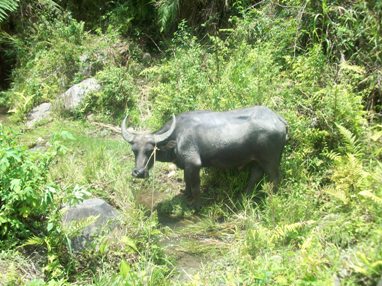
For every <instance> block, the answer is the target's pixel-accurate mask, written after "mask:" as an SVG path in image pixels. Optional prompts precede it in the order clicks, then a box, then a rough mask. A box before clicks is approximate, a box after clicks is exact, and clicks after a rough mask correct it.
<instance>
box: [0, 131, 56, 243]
mask: <svg viewBox="0 0 382 286" xmlns="http://www.w3.org/2000/svg"><path fill="white" fill-rule="evenodd" d="M0 158H1V159H0V186H1V187H0V237H1V239H2V241H3V242H4V243H7V242H11V241H12V240H13V243H17V240H19V239H25V238H27V237H29V236H30V235H31V234H38V233H40V232H41V231H42V229H43V228H44V226H45V218H46V215H47V214H48V213H49V209H51V207H52V200H53V196H54V193H55V191H56V190H55V188H54V185H52V184H50V183H49V180H48V169H49V165H50V163H51V162H52V159H53V158H54V154H53V153H46V154H42V153H39V152H33V151H30V150H26V149H25V148H23V147H20V146H18V145H17V144H16V143H15V139H14V136H13V135H11V134H10V133H9V131H7V130H6V129H5V128H4V127H3V126H2V125H1V124H0Z"/></svg>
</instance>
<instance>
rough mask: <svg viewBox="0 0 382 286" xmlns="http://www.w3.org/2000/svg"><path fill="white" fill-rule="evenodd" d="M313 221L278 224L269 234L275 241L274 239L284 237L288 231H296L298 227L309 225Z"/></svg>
mask: <svg viewBox="0 0 382 286" xmlns="http://www.w3.org/2000/svg"><path fill="white" fill-rule="evenodd" d="M313 223H314V221H313V220H308V221H302V222H296V223H292V224H286V225H283V226H278V227H276V228H275V230H274V231H273V234H272V236H271V240H273V241H276V240H280V239H284V238H285V237H287V236H288V235H289V234H290V233H293V232H297V231H299V230H300V229H302V228H303V227H305V226H309V225H311V224H313Z"/></svg>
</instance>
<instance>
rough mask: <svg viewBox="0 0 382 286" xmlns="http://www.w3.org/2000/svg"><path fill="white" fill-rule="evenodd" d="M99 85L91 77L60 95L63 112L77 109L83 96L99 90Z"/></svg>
mask: <svg viewBox="0 0 382 286" xmlns="http://www.w3.org/2000/svg"><path fill="white" fill-rule="evenodd" d="M100 88H101V85H100V84H99V83H98V81H97V80H96V79H95V78H93V77H91V78H88V79H85V80H83V81H81V82H80V83H77V84H75V85H73V86H72V87H71V88H69V89H68V90H67V91H65V92H64V93H63V94H61V95H60V100H61V101H62V107H63V109H64V110H69V111H73V110H75V109H76V108H77V107H79V106H80V105H81V103H82V101H83V100H84V98H85V96H86V95H87V94H88V93H90V92H93V91H98V90H100Z"/></svg>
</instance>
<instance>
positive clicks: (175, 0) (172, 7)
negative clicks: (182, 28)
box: [157, 0, 179, 32]
mask: <svg viewBox="0 0 382 286" xmlns="http://www.w3.org/2000/svg"><path fill="white" fill-rule="evenodd" d="M157 5H158V17H159V18H158V22H159V27H160V30H161V32H163V31H165V30H166V29H168V28H169V26H170V25H171V24H173V23H174V21H175V19H176V16H177V14H178V11H179V0H162V1H160V2H159V3H158V4H157Z"/></svg>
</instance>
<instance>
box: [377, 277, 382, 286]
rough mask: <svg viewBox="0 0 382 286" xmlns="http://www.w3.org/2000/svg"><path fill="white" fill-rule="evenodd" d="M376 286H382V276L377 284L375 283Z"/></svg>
mask: <svg viewBox="0 0 382 286" xmlns="http://www.w3.org/2000/svg"><path fill="white" fill-rule="evenodd" d="M377 286H382V276H381V278H379V281H378V283H377Z"/></svg>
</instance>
